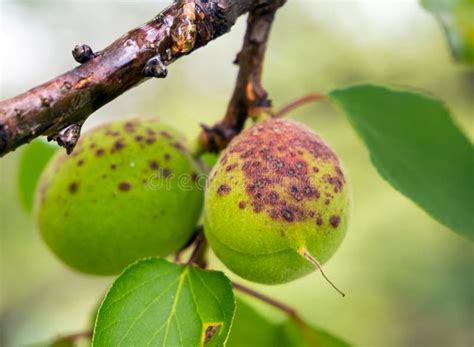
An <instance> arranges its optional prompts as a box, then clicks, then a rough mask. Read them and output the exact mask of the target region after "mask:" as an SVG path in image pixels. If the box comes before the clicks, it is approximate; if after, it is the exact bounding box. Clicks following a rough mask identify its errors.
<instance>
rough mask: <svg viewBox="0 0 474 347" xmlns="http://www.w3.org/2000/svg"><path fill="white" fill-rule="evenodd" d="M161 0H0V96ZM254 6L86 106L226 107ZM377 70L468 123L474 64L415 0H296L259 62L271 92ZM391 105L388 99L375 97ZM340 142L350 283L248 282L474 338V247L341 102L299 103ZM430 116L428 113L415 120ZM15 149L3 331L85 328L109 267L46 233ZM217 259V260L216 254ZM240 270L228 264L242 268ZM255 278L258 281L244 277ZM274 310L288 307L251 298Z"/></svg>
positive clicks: (173, 117)
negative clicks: (94, 265)
mask: <svg viewBox="0 0 474 347" xmlns="http://www.w3.org/2000/svg"><path fill="white" fill-rule="evenodd" d="M168 3H169V2H168V1H142V2H124V1H83V2H80V1H59V0H58V1H33V0H30V1H27V0H24V1H7V2H5V1H1V2H0V27H1V29H0V42H1V44H0V75H1V83H0V98H1V99H5V98H8V97H12V96H14V95H16V94H18V93H20V92H23V91H25V90H27V89H29V88H30V87H33V86H34V85H37V84H39V83H42V82H44V81H46V80H48V79H50V78H52V77H53V76H56V75H58V74H60V73H62V72H64V71H66V70H67V69H70V68H71V67H73V66H74V65H75V64H76V63H75V62H74V61H73V59H72V57H71V55H70V51H71V49H72V48H73V47H74V45H75V44H78V43H88V44H89V45H91V46H92V47H93V48H95V49H101V48H103V47H105V46H106V45H107V44H108V43H110V42H111V41H113V40H114V39H116V38H117V37H118V36H120V35H121V34H122V33H124V32H126V31H127V30H129V29H130V28H132V27H135V26H138V25H140V24H142V23H143V22H145V21H146V20H148V19H150V18H151V17H153V16H154V15H155V14H156V13H158V11H159V10H160V9H161V8H163V7H165V6H166V5H167V4H168ZM244 29H245V20H244V19H243V18H241V19H240V21H239V22H238V24H237V25H236V27H234V28H233V30H232V32H231V33H230V34H229V35H227V36H225V37H223V38H221V39H219V40H218V41H216V42H213V43H211V44H210V45H209V46H208V47H206V48H205V49H202V50H199V51H197V52H195V53H194V54H192V56H190V57H185V58H183V59H182V60H180V61H178V62H176V63H175V64H173V65H172V66H171V67H170V71H169V77H168V78H167V79H166V80H165V81H158V80H152V81H149V82H148V83H146V84H143V85H141V86H139V87H137V88H135V89H133V90H132V91H130V92H128V93H127V94H126V95H124V96H122V97H121V98H119V99H118V100H116V101H115V102H112V103H111V104H109V105H107V106H105V107H104V108H103V109H101V110H100V111H98V112H97V113H96V114H95V115H94V116H93V117H91V118H90V119H89V120H88V121H87V123H86V125H85V127H86V128H90V127H92V126H94V125H97V124H99V123H101V122H104V121H106V120H111V119H115V118H123V117H130V116H137V115H139V116H141V117H147V116H159V117H161V118H162V119H163V121H165V122H167V123H169V124H171V125H173V126H175V127H178V128H180V129H181V130H182V131H183V132H185V133H186V134H187V135H188V136H189V137H191V138H192V137H194V136H196V134H197V133H198V131H199V126H198V124H199V123H207V124H213V123H214V122H215V121H216V120H217V119H219V118H220V117H221V116H222V115H223V113H224V111H225V108H226V105H227V102H228V99H229V96H230V94H231V91H232V88H233V84H234V81H235V77H236V72H237V69H236V67H235V66H233V65H232V64H231V62H232V60H233V59H234V56H235V54H236V53H237V52H238V50H239V48H240V46H241V40H242V35H243V32H244ZM365 81H373V82H376V83H382V84H390V85H394V86H401V87H407V86H410V87H412V88H414V89H417V90H423V91H426V92H428V93H431V94H433V95H434V96H436V97H437V98H439V99H441V100H443V101H444V102H446V103H447V104H448V106H449V108H450V109H451V111H452V112H453V114H454V115H455V117H456V121H457V122H458V124H460V125H461V126H462V127H463V129H464V130H465V131H466V132H467V134H468V136H469V138H470V139H471V141H472V139H473V138H474V124H473V123H474V122H473V111H474V104H473V103H474V102H473V100H474V98H473V96H474V73H473V71H472V70H469V69H468V68H467V67H465V66H462V65H458V64H455V63H454V62H453V60H452V58H451V56H450V54H449V50H448V47H447V43H446V41H445V38H444V35H443V32H442V29H441V28H440V27H439V26H438V24H437V23H436V21H435V19H434V18H433V17H432V16H431V15H430V14H429V13H427V12H425V11H424V10H423V9H422V8H421V7H420V5H419V4H418V3H417V2H416V1H364V2H362V1H334V2H331V1H297V0H291V1H289V2H288V4H287V5H286V6H285V7H284V8H283V9H282V10H281V11H280V12H279V13H278V18H277V21H276V23H275V28H274V31H273V33H272V38H271V42H270V46H269V52H268V57H267V61H266V66H265V86H266V87H267V89H268V91H269V92H270V95H271V97H272V98H273V100H274V103H275V105H276V106H278V105H282V104H284V103H286V102H289V101H291V100H293V99H295V98H298V97H300V96H302V95H303V94H305V93H308V92H327V91H329V90H331V89H332V88H334V87H341V86H346V85H349V84H352V83H357V82H365ZM381 112H383V110H381ZM291 118H294V119H297V120H299V121H301V122H303V123H305V124H307V125H309V126H310V127H312V128H313V129H315V130H316V131H317V132H319V133H320V134H321V135H322V136H323V137H324V138H325V139H326V140H327V141H328V142H329V143H330V144H332V146H333V147H334V148H335V150H336V151H337V152H338V153H339V155H340V156H341V158H342V160H343V162H344V163H345V166H346V169H347V171H348V175H349V176H350V180H351V181H352V187H353V199H354V206H353V212H352V221H351V225H350V228H349V231H348V236H347V238H346V240H345V242H344V243H343V245H342V247H341V248H340V250H339V251H338V252H337V253H336V255H335V256H334V257H333V259H332V260H331V261H330V262H329V263H328V264H327V265H326V267H325V269H326V272H327V273H328V274H329V275H330V277H331V278H332V279H333V280H334V281H335V282H336V283H337V285H338V286H339V287H340V288H342V289H343V290H344V291H345V292H346V294H347V297H346V298H344V299H341V297H340V296H339V295H337V293H335V292H334V291H333V290H332V288H331V287H330V286H329V285H328V284H327V283H326V282H324V281H323V280H322V278H321V276H320V275H318V274H317V273H315V274H313V275H311V276H308V277H306V278H303V279H301V280H298V281H296V282H292V283H290V284H286V285H281V286H272V287H265V286H259V285H252V286H253V287H255V288H258V289H260V290H262V291H265V292H266V293H268V294H271V295H273V296H275V297H276V298H280V299H281V300H284V301H285V302H288V303H289V304H291V305H294V306H295V307H297V308H298V310H299V311H300V313H301V315H302V316H303V317H304V318H305V319H307V320H308V321H309V322H311V323H313V324H316V325H318V326H320V327H322V328H325V329H327V330H328V331H331V332H333V333H335V334H336V335H339V336H340V337H342V338H344V339H346V340H348V341H351V342H353V343H354V344H355V345H357V346H364V347H369V346H373V347H379V346H380V347H382V346H383V347H385V346H435V347H437V346H453V347H457V346H462V347H464V346H466V347H468V346H474V333H473V326H474V272H473V269H474V267H473V265H474V249H473V245H472V243H469V241H467V240H464V239H462V238H460V237H459V236H458V235H456V234H454V233H452V232H451V231H449V230H448V229H446V228H445V227H443V226H442V225H440V224H438V223H437V222H436V221H434V220H433V219H432V218H431V217H429V216H428V215H427V214H426V213H425V212H423V211H422V210H421V209H420V208H418V207H417V206H415V205H414V204H413V203H412V202H411V201H409V200H408V199H406V198H404V197H403V196H402V195H400V194H399V193H397V192H396V191H395V190H394V189H392V188H391V187H390V186H389V185H388V184H387V183H385V182H384V181H383V180H382V179H381V178H380V176H379V175H378V174H377V172H376V171H375V169H374V168H373V167H372V165H371V163H370V160H369V157H368V153H367V150H366V149H365V147H364V146H363V144H362V142H361V140H360V139H359V138H357V136H356V134H355V132H354V131H353V130H352V128H351V127H350V126H349V123H348V122H347V120H346V119H345V118H344V116H343V115H342V114H340V113H338V112H336V111H335V109H334V108H333V107H331V106H330V105H327V104H324V103H323V104H318V105H316V104H313V105H308V106H306V107H304V108H301V109H299V110H297V111H295V112H293V113H292V114H291ZM420 131H423V129H420ZM20 155H21V149H20V150H18V151H17V152H15V153H12V154H9V155H8V156H6V157H5V158H2V159H0V175H1V176H0V229H1V233H0V238H1V240H0V297H1V301H0V329H1V339H0V345H1V346H22V345H27V344H30V343H33V342H37V341H44V340H48V339H49V338H50V337H52V336H55V335H58V334H63V333H70V332H77V331H81V330H83V329H84V328H85V327H86V326H87V323H88V321H89V319H90V314H91V311H92V310H93V308H94V306H95V305H96V303H97V301H98V299H99V298H100V297H101V296H102V295H103V294H104V291H105V290H106V288H107V287H108V286H109V285H110V283H111V281H112V280H113V279H112V278H96V277H88V276H85V275H81V274H78V273H75V272H72V271H70V270H69V269H67V268H66V267H65V266H63V265H62V264H61V263H59V262H58V261H57V260H56V259H55V258H54V256H53V255H52V254H51V253H50V252H49V251H48V250H47V249H46V247H45V245H44V244H43V243H42V241H41V240H40V238H39V235H38V232H37V230H36V229H35V226H34V222H33V220H32V218H31V217H30V216H29V215H28V214H27V213H26V212H25V211H24V210H23V209H22V207H21V204H20V202H19V199H18V191H17V187H16V180H17V168H18V161H19V157H20ZM212 265H213V266H215V267H217V268H221V269H223V267H222V265H221V264H220V263H219V262H218V261H217V260H216V259H215V258H212ZM234 277H235V276H234ZM249 285H250V284H249ZM256 305H257V308H258V309H259V310H260V311H261V312H262V313H264V314H266V315H268V316H269V317H270V318H271V319H275V320H279V319H281V318H282V317H281V316H280V315H279V313H277V312H275V311H274V310H273V309H272V308H269V307H267V306H264V305H262V304H259V303H256Z"/></svg>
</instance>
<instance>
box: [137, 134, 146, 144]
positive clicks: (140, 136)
mask: <svg viewBox="0 0 474 347" xmlns="http://www.w3.org/2000/svg"><path fill="white" fill-rule="evenodd" d="M143 139H144V137H143V136H142V135H136V136H135V141H136V142H138V143H140V142H142V141H143Z"/></svg>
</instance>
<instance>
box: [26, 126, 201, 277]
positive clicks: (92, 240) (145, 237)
mask: <svg viewBox="0 0 474 347" xmlns="http://www.w3.org/2000/svg"><path fill="white" fill-rule="evenodd" d="M199 173H200V170H199V166H198V164H197V163H196V162H195V161H194V160H193V158H192V157H191V155H190V153H189V152H188V150H187V149H186V147H185V144H184V143H183V137H182V136H181V135H180V134H179V133H177V132H176V131H175V130H173V129H172V128H169V127H167V126H165V125H163V124H161V123H159V122H157V121H156V120H130V121H118V122H113V123H109V124H106V125H104V126H101V127H98V128H96V129H93V130H91V131H90V132H88V133H86V134H84V135H83V136H82V137H81V139H80V141H79V143H78V144H77V146H76V149H75V150H74V152H73V153H72V155H70V156H66V154H65V153H58V154H57V155H56V156H55V157H54V158H53V159H52V161H51V162H50V164H49V167H48V168H47V169H46V171H45V172H44V173H43V176H42V178H41V181H40V184H39V190H38V191H37V194H36V206H35V214H36V218H37V223H38V226H39V229H40V231H41V235H42V237H43V239H44V240H45V242H46V244H47V245H48V246H49V247H50V248H51V250H52V251H53V252H54V253H55V254H56V255H57V256H58V257H59V258H60V259H61V260H62V261H64V262H65V263H66V264H68V265H70V266H71V267H73V268H74V269H77V270H79V271H82V272H87V273H92V274H104V275H108V274H115V273H119V272H120V271H121V270H122V269H123V268H124V267H125V266H127V265H128V264H130V263H131V262H133V261H135V260H136V259H138V258H142V257H146V256H152V255H160V256H166V255H168V254H170V253H172V252H174V251H177V250H178V249H179V248H181V247H182V246H183V245H184V244H185V243H186V242H187V241H188V240H189V238H190V237H191V234H192V233H193V230H194V227H195V224H196V222H197V220H198V218H199V216H200V213H201V208H202V204H203V197H202V195H203V192H202V187H201V189H199V187H198V182H196V179H195V178H196V177H198V175H199Z"/></svg>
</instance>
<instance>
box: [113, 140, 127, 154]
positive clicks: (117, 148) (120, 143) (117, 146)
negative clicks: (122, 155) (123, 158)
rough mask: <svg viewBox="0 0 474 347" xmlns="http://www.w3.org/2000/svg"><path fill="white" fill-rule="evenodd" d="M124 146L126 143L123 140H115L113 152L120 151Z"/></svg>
mask: <svg viewBox="0 0 474 347" xmlns="http://www.w3.org/2000/svg"><path fill="white" fill-rule="evenodd" d="M124 147H125V143H124V142H123V141H122V140H117V141H115V142H114V146H113V147H112V152H118V151H120V150H121V149H122V148H124Z"/></svg>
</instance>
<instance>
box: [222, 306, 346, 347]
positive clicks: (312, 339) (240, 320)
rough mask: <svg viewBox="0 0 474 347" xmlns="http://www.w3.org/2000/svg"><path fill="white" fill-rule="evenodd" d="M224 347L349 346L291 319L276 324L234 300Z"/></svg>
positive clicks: (325, 333) (322, 331)
mask: <svg viewBox="0 0 474 347" xmlns="http://www.w3.org/2000/svg"><path fill="white" fill-rule="evenodd" d="M226 346H227V347H242V346H249V347H253V346H258V347H274V346H278V347H349V346H350V345H349V344H348V343H346V342H344V341H343V340H341V339H339V338H337V337H335V336H333V335H331V334H328V333H327V332H325V331H324V330H321V329H317V328H314V327H310V326H309V325H307V324H306V323H304V322H301V321H299V320H295V319H293V318H289V319H287V320H286V321H285V322H283V323H282V324H276V323H273V322H270V321H268V320H267V319H266V318H264V317H262V315H260V314H259V313H258V312H257V311H256V310H255V309H253V308H252V307H251V306H250V305H248V304H247V303H245V301H243V300H240V299H237V308H236V312H235V318H234V323H233V325H232V330H231V333H230V336H229V340H228V341H227V344H226Z"/></svg>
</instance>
